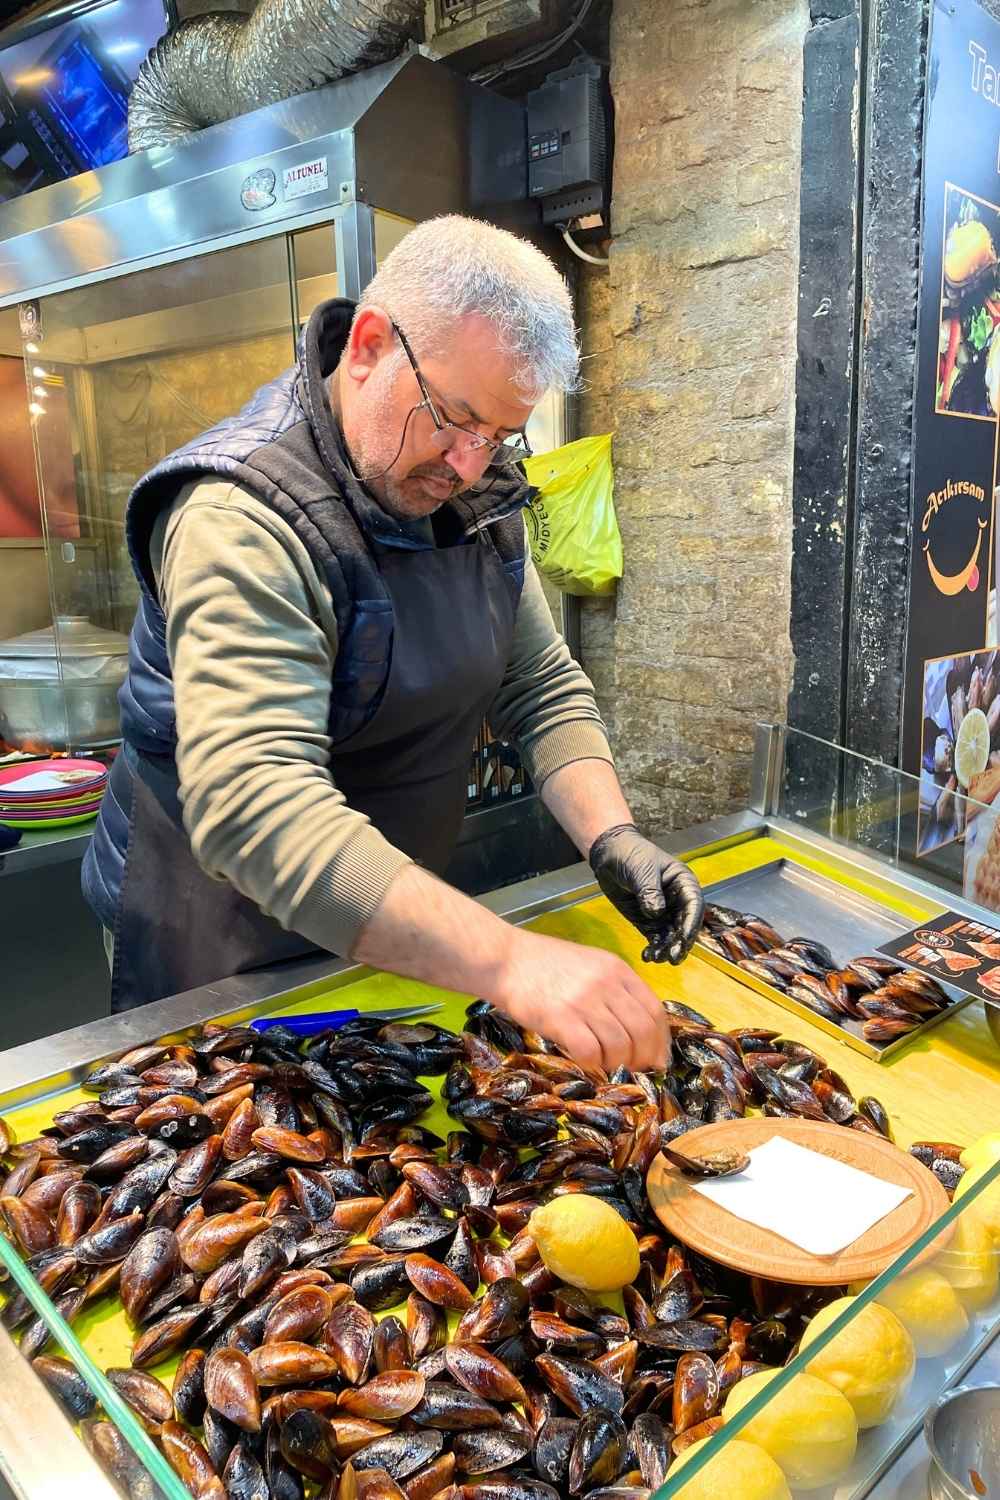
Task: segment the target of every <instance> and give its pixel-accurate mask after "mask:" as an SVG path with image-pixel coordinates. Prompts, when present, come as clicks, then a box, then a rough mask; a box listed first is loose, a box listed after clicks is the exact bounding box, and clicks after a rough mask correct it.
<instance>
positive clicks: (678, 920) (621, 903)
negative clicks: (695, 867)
mask: <svg viewBox="0 0 1000 1500" xmlns="http://www.w3.org/2000/svg"><path fill="white" fill-rule="evenodd" d="M590 868H591V869H592V870H593V872H594V874H595V875H596V877H597V884H598V885H599V886H600V888H601V890H602V891H603V892H604V894H605V896H607V898H608V900H609V901H610V902H611V904H612V905H613V906H616V907H617V908H618V910H619V911H620V912H621V914H622V916H623V917H627V918H628V920H629V921H630V922H631V923H632V926H633V927H637V928H638V929H639V931H640V932H641V933H642V935H643V937H644V938H645V939H646V944H647V946H646V948H645V949H644V951H643V955H642V956H643V959H644V960H645V961H646V963H654V964H661V963H663V961H664V959H668V960H669V961H670V963H672V964H679V963H680V961H681V959H682V958H686V957H687V955H688V953H689V952H690V950H691V945H692V943H693V942H694V940H695V938H696V937H697V935H698V929H699V928H700V927H701V918H702V913H703V911H704V909H705V902H704V900H703V898H702V894H701V886H700V885H699V884H698V880H697V877H696V876H694V875H693V874H692V873H691V871H690V870H689V869H688V867H687V865H682V864H681V862H680V860H677V859H671V857H670V855H669V854H664V852H663V850H662V849H658V848H657V847H656V845H655V844H653V843H651V842H650V840H649V839H646V838H643V836H642V834H641V833H640V832H639V830H638V828H636V826H635V824H634V823H620V824H619V825H618V826H617V827H615V828H608V829H607V830H606V831H605V832H604V833H602V834H601V835H600V837H599V838H596V839H595V840H594V842H593V844H592V845H591V849H590Z"/></svg>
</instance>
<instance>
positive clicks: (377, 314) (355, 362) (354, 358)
mask: <svg viewBox="0 0 1000 1500" xmlns="http://www.w3.org/2000/svg"><path fill="white" fill-rule="evenodd" d="M395 340H396V335H395V334H394V333H393V331H392V323H391V322H390V320H389V315H388V313H384V312H383V311H382V309H381V308H380V307H364V308H362V309H361V311H360V312H359V313H358V314H357V316H356V317H355V319H354V322H353V323H352V325H351V331H350V334H349V335H348V339H347V348H346V349H345V350H344V364H345V367H346V370H347V374H348V377H349V379H351V380H353V381H355V382H356V383H357V384H358V385H363V384H364V382H365V381H366V380H367V379H368V377H369V375H370V374H371V373H372V371H373V370H374V368H375V366H376V365H377V364H378V362H379V360H380V359H381V358H382V357H383V356H384V355H386V354H388V353H390V352H391V350H392V347H393V345H394V343H395Z"/></svg>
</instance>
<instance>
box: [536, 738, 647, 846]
mask: <svg viewBox="0 0 1000 1500" xmlns="http://www.w3.org/2000/svg"><path fill="white" fill-rule="evenodd" d="M542 801H543V802H544V803H545V806H546V807H547V808H548V810H549V812H550V813H551V814H552V816H553V817H554V818H555V820H556V822H557V823H558V824H559V825H560V827H561V828H564V829H565V830H566V832H567V833H568V834H569V836H570V838H571V839H572V840H573V842H574V844H575V845H576V847H577V848H578V849H579V851H580V853H581V854H582V855H583V857H584V859H586V858H587V856H588V854H589V853H590V846H591V844H592V843H593V842H594V840H595V839H596V838H597V837H598V836H599V835H600V834H602V833H604V831H605V829H607V828H614V827H615V826H616V825H617V824H620V823H631V822H632V814H631V812H630V811H629V805H628V803H627V802H626V801H625V794H624V792H623V791H622V789H621V783H620V782H619V780H618V773H617V772H616V770H615V768H614V766H612V765H609V764H608V762H607V761H604V760H574V761H571V762H570V763H569V765H566V766H561V767H560V768H559V770H558V771H553V773H552V775H551V776H549V777H548V778H547V780H546V781H545V782H544V783H543V785H542Z"/></svg>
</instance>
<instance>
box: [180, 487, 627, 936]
mask: <svg viewBox="0 0 1000 1500" xmlns="http://www.w3.org/2000/svg"><path fill="white" fill-rule="evenodd" d="M151 554H152V564H153V569H154V572H155V575H156V580H157V585H158V588H159V592H160V600H161V603H162V605H163V608H164V611H165V613H166V618H167V648H168V651H169V654H170V661H171V665H172V669H173V679H174V695H175V705H176V713H177V736H178V745H177V768H178V775H179V778H180V796H181V802H182V805H183V809H184V825H185V828H186V829H187V832H188V836H189V837H190V839H191V846H192V848H193V850H194V854H195V857H196V858H197V860H198V862H199V864H200V865H201V866H202V867H203V868H204V869H205V870H207V871H208V873H209V874H210V875H213V876H216V877H218V878H222V879H226V880H228V881H229V882H230V883H231V884H232V885H233V886H235V887H236V889H237V890H239V891H241V892H242V894H243V895H245V896H247V897H249V898H250V900H252V901H253V902H255V903H256V905H257V906H259V907H260V908H261V909H262V910H263V911H265V912H267V913H268V914H269V915H271V916H272V917H274V918H276V920H277V921H279V922H280V923H281V925H282V926H283V927H286V928H291V929H294V930H295V931H297V932H300V933H302V934H303V935H304V936H305V937H306V938H307V939H309V941H310V942H312V943H315V944H316V945H317V946H318V947H321V948H327V949H329V950H330V951H331V952H334V953H339V954H344V955H346V954H348V953H349V952H350V951H351V949H352V947H353V944H354V940H355V938H356V936H357V933H358V931H359V930H360V928H361V927H362V926H363V925H364V923H365V922H366V921H367V920H368V918H369V917H370V916H371V915H372V913H373V912H374V911H375V909H376V907H377V906H378V904H379V902H380V901H381V899H382V896H383V895H384V893H385V891H386V889H387V888H388V886H389V883H390V882H391V881H392V879H393V877H394V876H395V875H396V874H397V872H398V871H399V870H400V869H401V868H402V867H403V866H404V865H405V864H408V863H409V860H408V857H407V856H406V855H405V854H404V853H403V852H402V851H401V850H400V849H397V848H395V846H394V845H392V844H390V843H389V842H388V841H387V840H386V839H385V838H383V837H382V835H381V833H379V832H378V830H377V829H376V828H375V827H374V826H373V825H372V824H371V823H370V821H369V820H368V818H367V817H366V816H365V815H364V814H363V813H360V812H357V811H355V810H354V809H353V808H351V807H350V806H349V805H348V803H347V802H346V801H345V799H344V797H343V795H342V794H341V793H340V791H339V790H338V789H337V786H336V785H335V783H334V781H333V779H332V777H331V775H330V769H329V762H328V757H329V752H330V738H329V735H328V733H327V725H328V712H329V698H330V686H331V679H332V675H333V665H334V661H335V659H336V655H337V624H336V619H335V617H334V612H333V603H332V600H331V597H330V593H329V590H328V588H327V586H326V583H325V582H324V580H323V579H322V577H321V576H320V574H319V572H318V571H317V569H316V568H315V566H314V565H313V562H312V560H311V558H310V556H309V553H308V552H307V550H306V548H305V547H304V546H303V545H302V543H301V542H300V541H299V539H298V538H297V537H296V535H295V533H294V532H293V531H292V529H291V527H289V526H288V525H287V524H286V523H285V522H284V521H283V520H282V519H281V517H280V516H278V515H277V514H275V512H274V511H273V510H271V509H270V508H269V507H268V506H266V505H265V504H263V503H262V502H261V501H260V500H258V499H256V497H255V496H253V495H252V494H250V493H249V492H248V491H246V490H244V489H242V488H240V487H239V486H236V485H233V484H230V483H229V482H228V481H217V480H200V481H198V482H197V483H195V484H192V485H189V486H187V487H186V488H185V489H184V490H183V491H182V492H181V494H180V495H179V496H178V498H177V500H176V501H175V502H174V504H173V506H172V507H171V508H170V509H169V510H168V511H166V512H165V513H164V514H163V515H162V516H161V517H160V518H159V520H158V522H157V524H156V528H155V530H154V533H153V539H152V546H151ZM489 719H490V723H491V725H492V727H493V729H494V731H495V733H496V734H497V735H498V736H499V737H500V738H502V739H507V740H511V741H512V742H513V743H514V744H515V745H516V746H517V748H518V750H519V751H520V754H521V757H522V759H523V761H524V764H525V767H526V769H527V771H528V773H529V775H530V776H531V778H532V780H533V781H534V783H535V785H536V787H540V786H541V785H542V784H543V783H544V782H545V779H546V777H548V776H550V775H551V774H552V772H553V771H556V770H558V769H559V767H560V766H564V765H566V764H568V763H569V762H570V761H575V760H582V759H597V760H604V761H610V760H611V752H610V750H609V748H608V741H607V736H606V734H605V730H604V726H603V724H602V723H601V718H600V715H599V713H598V710H597V705H596V703H595V701H594V694H593V689H592V687H591V685H590V682H589V680H588V679H587V677H586V676H585V674H584V673H583V671H582V670H581V669H580V667H579V666H578V665H577V664H576V662H575V661H574V660H573V658H572V657H571V656H570V654H569V651H568V649H567V647H566V644H565V642H564V641H563V639H562V637H561V636H560V635H559V633H558V632H557V631H556V629H555V627H554V625H553V622H552V616H551V613H550V611H549V607H548V604H547V603H546V600H545V596H544V594H543V593H542V588H541V584H540V583H539V580H538V575H537V574H536V572H535V569H534V567H533V566H532V564H531V562H530V560H529V562H528V566H527V568H526V570H525V579H524V590H523V593H522V595H521V601H520V605H519V607H518V612H517V619H516V624H515V631H514V640H513V645H512V648H511V654H510V660H509V662H508V664H507V671H506V673H505V675H504V679H503V682H502V684H501V687H500V690H499V692H498V693H497V696H496V699H495V701H494V703H493V705H492V707H491V709H490V711H489ZM469 751H470V755H471V751H472V747H471V745H470V747H469Z"/></svg>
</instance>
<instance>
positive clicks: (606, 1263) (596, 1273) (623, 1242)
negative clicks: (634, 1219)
mask: <svg viewBox="0 0 1000 1500" xmlns="http://www.w3.org/2000/svg"><path fill="white" fill-rule="evenodd" d="M528 1233H529V1234H530V1235H531V1237H532V1239H533V1240H534V1241H535V1244H536V1245H537V1246H538V1253H539V1255H540V1256H541V1257H542V1260H543V1261H544V1262H545V1264H546V1266H547V1267H548V1268H549V1270H550V1271H551V1272H552V1274H553V1275H554V1276H558V1277H559V1279H560V1280H561V1281H566V1282H568V1283H569V1285H570V1286H578V1287H582V1288H583V1290H584V1291H588V1292H616V1291H618V1289H619V1288H620V1287H623V1286H628V1284H629V1282H630V1281H634V1280H635V1278H636V1277H637V1276H638V1274H639V1244H638V1241H637V1240H636V1237H635V1235H634V1234H633V1233H632V1231H631V1229H630V1228H629V1227H628V1225H627V1224H626V1223H625V1220H624V1219H623V1218H622V1216H621V1214H619V1213H616V1212H615V1210H614V1209H613V1208H612V1207H611V1205H610V1204H609V1203H605V1202H604V1200H603V1199H601V1198H593V1197H591V1196H590V1194H589V1193H565V1194H563V1195H562V1197H559V1198H553V1199H552V1201H551V1202H550V1203H546V1204H544V1205H543V1206H542V1207H541V1208H536V1209H535V1211H534V1213H533V1214H532V1215H531V1218H530V1219H529V1220H528Z"/></svg>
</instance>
